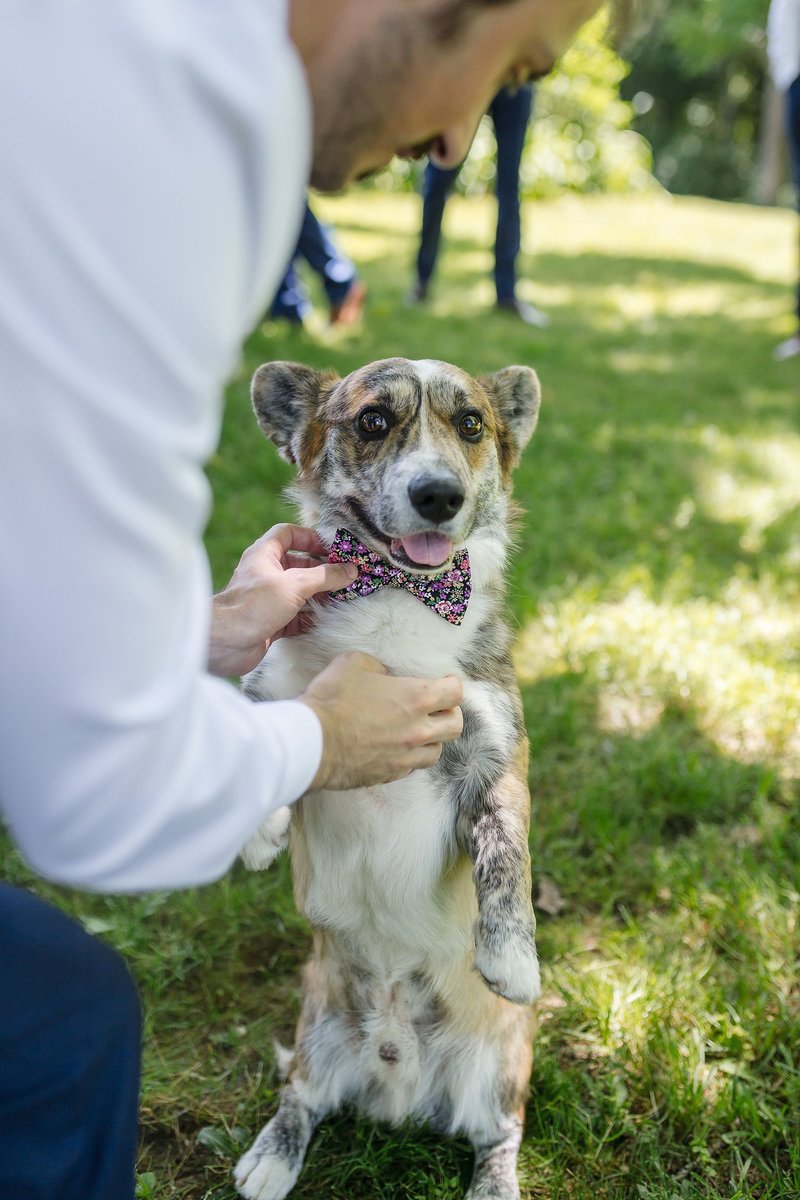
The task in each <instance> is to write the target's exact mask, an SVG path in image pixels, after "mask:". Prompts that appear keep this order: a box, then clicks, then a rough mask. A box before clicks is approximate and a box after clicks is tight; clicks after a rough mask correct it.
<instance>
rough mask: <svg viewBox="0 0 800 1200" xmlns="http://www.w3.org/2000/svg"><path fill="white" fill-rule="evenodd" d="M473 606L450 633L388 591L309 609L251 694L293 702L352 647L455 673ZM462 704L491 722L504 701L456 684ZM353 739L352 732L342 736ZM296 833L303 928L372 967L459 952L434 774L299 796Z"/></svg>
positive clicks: (470, 895) (451, 849)
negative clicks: (445, 897)
mask: <svg viewBox="0 0 800 1200" xmlns="http://www.w3.org/2000/svg"><path fill="white" fill-rule="evenodd" d="M482 606H483V600H482V598H481V597H480V596H476V597H474V598H473V600H472V601H471V602H470V607H469V608H468V611H467V615H466V617H465V619H464V622H463V624H462V625H461V626H453V625H450V624H448V622H446V621H444V620H443V619H442V618H441V617H438V616H436V615H435V614H433V613H430V612H429V611H427V610H426V609H425V607H424V605H422V604H421V602H420V601H419V600H416V599H415V598H414V597H412V596H410V595H408V594H406V593H405V592H401V591H397V590H394V589H388V588H387V589H385V590H384V591H382V592H380V593H377V594H375V595H372V596H367V597H358V598H354V599H352V600H347V601H339V602H331V603H330V604H327V605H325V606H320V608H319V610H318V616H317V622H316V626H315V628H314V630H313V632H312V633H310V634H308V635H305V636H303V637H301V638H287V639H283V640H281V641H279V642H277V643H276V644H275V646H274V647H273V648H272V649H271V650H270V652H269V654H268V655H267V657H266V658H265V660H264V662H263V663H262V664H261V665H260V666H259V667H258V668H257V669H256V670H255V671H254V672H253V673H252V674H251V675H250V676H249V677H248V679H247V689H248V691H249V692H250V694H251V695H262V696H264V697H269V698H272V699H288V698H291V697H293V696H297V695H299V694H300V693H301V692H302V691H303V690H304V688H305V687H306V686H307V684H308V683H309V682H310V681H311V679H313V678H314V676H315V675H317V674H318V673H319V671H320V670H321V669H322V668H323V667H325V666H326V665H327V663H329V662H330V661H331V660H332V659H333V658H335V657H336V655H338V654H341V653H343V652H345V651H349V650H359V651H362V652H364V653H368V654H372V655H374V656H375V657H376V658H378V659H379V660H380V661H381V662H382V663H383V664H384V665H385V666H386V667H387V668H388V670H389V671H390V672H391V673H392V674H396V675H417V676H427V677H431V678H436V677H440V676H443V675H447V674H451V673H454V674H459V675H460V674H461V667H460V666H459V662H458V655H459V654H462V655H463V653H464V652H465V651H468V649H469V646H470V643H471V640H472V630H473V629H476V628H477V626H478V625H479V623H480V618H481V609H482ZM464 688H465V702H469V703H470V704H471V706H472V707H473V708H475V709H478V710H479V711H480V712H481V713H482V714H485V717H486V719H487V720H492V719H493V717H494V715H495V714H496V712H497V705H498V704H499V705H501V706H502V705H503V699H502V698H501V697H496V696H494V695H492V693H493V691H494V689H492V688H490V687H489V686H488V685H486V684H479V683H472V682H470V681H465V684H464ZM352 732H353V739H354V741H355V740H356V739H357V738H358V737H359V730H358V729H357V728H355V729H353V731H352ZM303 833H304V837H305V841H306V844H307V847H308V856H309V866H310V871H311V877H310V880H309V887H308V892H307V897H306V904H305V908H306V914H307V916H308V917H309V919H310V920H311V921H312V922H313V923H314V924H319V925H324V926H329V927H332V928H334V929H336V930H337V931H338V932H340V933H342V934H345V935H349V936H350V937H352V938H353V939H354V940H356V941H357V942H358V944H359V948H360V950H361V951H362V952H363V953H365V954H366V955H367V956H369V957H371V959H372V962H373V963H374V964H378V963H380V962H381V961H382V960H386V962H387V963H388V962H391V963H392V964H393V966H394V967H395V968H397V967H398V966H399V965H400V963H399V961H398V956H400V959H402V958H403V957H404V956H405V954H406V953H407V954H408V956H409V957H408V960H407V962H405V963H403V966H404V967H407V968H413V967H414V966H416V965H422V963H423V962H424V959H425V957H426V951H427V950H428V949H429V950H430V952H431V953H433V952H434V951H435V953H436V954H437V956H441V955H442V953H443V952H444V954H445V956H447V954H448V952H450V951H452V953H453V954H463V953H464V950H465V948H466V947H467V945H468V944H469V941H470V937H471V934H470V929H471V924H472V921H473V919H474V916H475V898H474V889H473V888H472V887H471V886H468V887H466V888H464V889H463V893H464V895H463V900H462V901H461V902H460V903H459V907H460V908H462V909H463V910H464V911H463V912H462V913H461V919H460V920H455V921H454V913H453V910H452V896H451V898H450V901H449V903H448V904H447V906H446V907H445V906H444V905H443V904H441V903H440V900H441V897H439V894H438V886H437V885H438V883H439V880H440V879H441V876H442V872H443V869H445V868H446V866H447V865H448V862H449V861H450V860H452V859H453V858H454V856H455V853H456V848H455V812H454V806H453V801H452V797H451V795H449V794H448V791H447V789H446V788H445V787H443V786H442V782H441V778H437V774H436V772H435V770H421V771H415V772H414V773H413V774H412V775H410V776H409V777H408V778H406V779H401V780H398V781H397V782H395V783H390V784H383V785H381V786H379V787H373V788H362V789H357V790H353V791H348V792H326V793H318V794H315V795H312V796H309V797H307V798H306V799H305V800H304V801H303Z"/></svg>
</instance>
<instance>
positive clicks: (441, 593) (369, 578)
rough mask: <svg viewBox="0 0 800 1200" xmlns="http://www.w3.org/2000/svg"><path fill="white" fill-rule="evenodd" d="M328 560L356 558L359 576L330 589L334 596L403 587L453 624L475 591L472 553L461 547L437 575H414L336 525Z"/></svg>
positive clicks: (348, 596)
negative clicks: (332, 589)
mask: <svg viewBox="0 0 800 1200" xmlns="http://www.w3.org/2000/svg"><path fill="white" fill-rule="evenodd" d="M328 562H332V563H348V562H354V563H355V564H356V566H357V567H358V578H357V579H356V580H355V582H354V583H351V584H349V586H348V587H346V588H340V589H339V591H336V592H330V593H329V595H330V598H331V600H352V599H353V598H354V597H355V596H371V595H372V593H373V592H377V591H378V590H379V589H380V588H383V587H395V588H402V589H403V590H404V591H407V592H411V595H412V596H416V598H417V599H418V600H421V601H422V603H423V604H424V605H425V606H426V608H429V609H430V610H431V612H435V613H436V614H437V615H438V616H440V617H444V619H445V621H449V622H450V624H451V625H460V624H461V622H462V621H463V620H464V614H465V613H466V611H467V603H468V602H469V598H470V595H471V593H472V577H471V572H470V566H469V553H468V552H467V551H466V550H459V552H458V554H456V556H455V558H454V560H453V565H452V567H450V568H449V569H448V570H447V571H440V572H439V573H438V574H437V575H412V574H411V573H410V572H408V571H404V570H403V569H402V567H396V566H394V565H393V564H392V563H387V562H386V560H385V559H383V558H381V556H380V555H379V554H375V552H374V551H372V550H370V548H369V546H365V545H364V543H363V542H360V541H359V540H358V538H357V537H355V536H354V535H353V534H352V533H349V532H348V531H347V530H346V529H337V531H336V536H335V538H334V539H333V545H332V546H331V550H330V553H329V555H328Z"/></svg>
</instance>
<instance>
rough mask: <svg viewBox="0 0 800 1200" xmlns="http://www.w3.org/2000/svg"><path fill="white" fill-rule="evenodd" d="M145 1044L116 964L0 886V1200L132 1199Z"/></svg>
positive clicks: (39, 907) (130, 991)
mask: <svg viewBox="0 0 800 1200" xmlns="http://www.w3.org/2000/svg"><path fill="white" fill-rule="evenodd" d="M140 1045H141V1016H140V1009H139V999H138V996H137V993H136V988H135V986H134V984H133V981H132V979H131V977H130V975H129V973H128V970H127V968H126V967H125V964H124V963H123V961H122V959H121V958H120V956H119V955H118V954H117V953H116V952H115V951H113V950H111V949H109V947H108V946H105V945H104V944H103V943H102V942H100V941H98V940H97V938H94V937H91V936H90V935H89V934H87V933H86V932H85V931H84V930H83V929H82V928H81V927H80V926H79V925H77V924H76V923H75V922H74V921H72V920H70V919H69V917H67V916H65V915H64V913H62V912H60V911H59V910H58V909H56V908H53V907H52V906H51V905H49V904H45V903H44V902H43V901H41V900H39V899H37V898H36V897H34V896H32V895H30V894H29V893H27V892H23V891H20V890H18V889H16V888H11V887H8V886H6V885H5V884H0V1197H2V1198H3V1200H132V1197H133V1194H134V1168H135V1161H136V1119H137V1110H138V1103H139V1060H140Z"/></svg>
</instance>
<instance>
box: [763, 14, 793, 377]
mask: <svg viewBox="0 0 800 1200" xmlns="http://www.w3.org/2000/svg"><path fill="white" fill-rule="evenodd" d="M767 53H768V55H769V65H770V70H771V72H772V78H773V79H774V80H775V86H776V87H777V88H778V90H779V91H781V92H783V93H785V96H786V116H787V127H788V132H789V153H790V156H791V162H792V178H793V179H794V185H795V189H796V192H797V202H798V211H800V0H772V4H771V5H770V9H769V18H768V21H767ZM798 266H799V267H800V264H798ZM796 313H797V328H796V330H795V332H794V333H793V334H792V336H791V337H789V338H787V339H786V341H784V342H781V343H780V345H778V346H776V347H775V350H774V352H773V353H774V356H775V358H777V359H779V360H780V359H784V358H795V357H796V356H797V355H798V354H800V282H799V283H798V286H797V306H796Z"/></svg>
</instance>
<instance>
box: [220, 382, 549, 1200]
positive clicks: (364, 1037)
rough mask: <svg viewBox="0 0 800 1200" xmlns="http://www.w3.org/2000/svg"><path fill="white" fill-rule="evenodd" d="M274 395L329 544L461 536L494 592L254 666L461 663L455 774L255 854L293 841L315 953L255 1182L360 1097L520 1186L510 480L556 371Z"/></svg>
mask: <svg viewBox="0 0 800 1200" xmlns="http://www.w3.org/2000/svg"><path fill="white" fill-rule="evenodd" d="M253 401H254V406H255V410H256V414H257V417H258V420H259V423H260V425H261V427H262V429H263V430H264V431H265V433H266V434H267V435H268V436H269V437H270V438H272V440H273V441H275V442H276V443H277V445H278V447H279V449H280V450H281V452H282V454H283V455H284V456H285V457H287V458H288V459H290V460H291V461H292V462H294V463H295V464H296V466H297V471H298V475H297V482H296V485H295V488H294V494H295V498H296V499H297V500H298V501H299V503H300V508H301V512H302V517H303V520H304V522H305V523H306V524H308V525H313V526H315V527H316V528H317V529H318V530H319V532H320V533H321V534H322V536H323V537H324V538H325V539H326V540H327V541H328V542H330V541H331V540H332V539H333V535H334V533H335V531H336V529H337V528H339V527H342V526H343V527H345V528H347V529H349V530H350V531H351V532H352V533H354V534H356V535H358V536H359V537H360V538H361V540H362V541H364V542H366V543H367V544H368V545H369V546H370V547H371V548H372V549H374V550H376V551H377V552H378V553H381V554H383V555H384V557H388V556H390V548H389V546H388V545H387V543H386V541H385V540H384V538H383V536H382V535H383V534H386V535H387V536H389V537H399V536H405V535H406V534H408V533H409V532H412V533H413V532H419V531H421V530H425V529H428V530H437V531H444V532H445V533H447V534H448V535H450V536H451V537H452V539H453V541H454V544H455V546H456V547H460V546H464V545H465V546H466V547H467V548H468V550H469V554H470V560H471V564H472V582H473V594H472V598H471V600H470V602H469V606H468V609H467V613H466V615H465V618H464V621H463V624H462V625H461V626H455V625H450V624H448V623H447V622H445V621H444V620H442V618H441V617H439V616H437V615H436V614H434V613H432V612H430V611H429V610H428V609H427V608H426V607H425V606H424V605H423V604H421V603H420V602H419V601H418V600H416V599H415V598H414V597H412V596H411V595H409V594H408V593H406V592H404V591H400V590H396V589H394V588H384V589H382V590H381V591H380V592H378V593H375V594H374V595H372V596H369V597H366V598H358V599H353V600H349V601H344V602H341V603H333V602H331V603H327V604H323V605H316V606H315V615H316V622H315V627H314V629H313V632H311V633H310V634H309V635H306V636H304V637H302V638H299V639H297V638H295V639H288V640H287V639H283V640H281V641H278V642H277V643H276V644H275V645H274V646H273V647H272V648H271V649H270V651H269V653H268V655H267V657H266V658H265V659H264V661H263V663H262V664H261V665H260V666H259V667H258V668H257V669H256V670H255V671H254V672H252V673H251V675H250V676H248V678H247V679H246V681H245V687H246V690H247V691H248V693H249V694H250V695H251V696H253V697H254V698H256V699H263V698H286V697H291V696H296V695H298V694H299V693H300V692H301V691H302V690H303V688H304V687H305V686H306V685H307V684H308V682H309V681H310V680H311V679H312V678H313V677H314V675H316V674H317V673H318V672H319V671H320V670H321V669H322V668H323V667H324V666H325V665H326V664H327V663H328V662H329V661H330V660H331V659H332V658H334V657H335V656H336V655H337V654H339V653H341V652H342V651H347V650H361V651H365V652H368V653H372V654H374V655H375V656H376V657H377V658H379V659H381V661H382V662H384V663H385V664H386V666H387V667H388V668H389V670H390V671H392V672H393V673H396V674H400V675H421V676H428V677H439V676H442V675H445V674H449V673H456V674H458V675H460V676H461V677H462V678H463V681H464V702H463V706H462V707H463V713H464V732H463V735H462V736H461V738H460V739H459V740H458V741H456V742H453V743H450V744H448V745H446V746H445V747H444V750H443V752H442V756H441V759H440V761H439V763H438V765H437V766H435V767H432V768H430V769H428V770H425V771H416V772H414V773H413V774H412V775H410V776H408V777H407V778H406V779H402V780H399V781H397V782H395V783H392V784H388V785H384V786H382V787H372V788H363V789H359V790H355V791H350V792H347V793H341V792H339V793H337V792H329V793H327V794H313V793H312V794H308V795H307V796H305V797H304V798H303V799H302V800H301V801H299V802H298V803H297V804H296V805H295V806H294V807H293V808H292V810H291V812H290V810H288V809H284V810H281V812H279V813H277V814H274V815H273V817H271V818H270V819H269V820H268V821H267V822H266V823H265V825H264V827H263V828H262V830H261V831H259V833H258V834H256V836H255V837H254V838H253V839H251V842H250V843H248V846H247V847H246V849H245V852H244V856H243V857H244V859H245V862H247V863H248V865H250V866H254V867H262V866H266V865H267V863H268V862H269V861H271V859H272V858H273V857H274V855H275V854H276V853H277V852H278V851H279V850H280V849H281V848H282V846H283V845H284V844H285V842H286V840H287V837H288V838H289V841H290V844H291V853H292V866H293V875H294V887H295V897H296V900H297V904H298V906H299V907H300V909H301V910H302V911H303V912H304V913H305V914H306V916H307V917H308V919H309V921H310V922H311V924H312V926H313V928H314V952H313V956H312V958H311V961H310V962H309V964H308V966H307V967H306V971H305V980H304V1000H303V1008H302V1014H301V1017H300V1022H299V1025H298V1029H297V1036H296V1041H295V1046H294V1050H293V1052H292V1054H291V1055H290V1056H289V1059H288V1061H287V1063H286V1064H285V1065H286V1074H287V1076H288V1078H287V1082H286V1084H285V1086H284V1088H283V1090H282V1093H281V1101H280V1107H279V1109H278V1112H277V1114H276V1115H275V1116H274V1117H273V1119H272V1120H271V1121H270V1122H269V1124H268V1125H266V1126H265V1128H264V1129H263V1130H262V1131H261V1133H260V1134H259V1136H258V1137H257V1139H256V1141H255V1143H254V1145H253V1146H252V1148H251V1149H250V1150H249V1151H248V1152H247V1154H246V1155H245V1156H244V1157H243V1158H242V1159H241V1161H240V1162H239V1164H238V1166H237V1169H236V1182H237V1185H238V1187H239V1189H240V1191H241V1192H242V1194H243V1195H244V1196H246V1197H249V1198H251V1200H279V1198H280V1197H283V1196H285V1195H286V1194H287V1193H288V1192H289V1191H290V1190H291V1188H292V1186H293V1184H294V1182H295V1180H296V1178H297V1175H298V1172H299V1170H300V1167H301V1165H302V1161H303V1157H304V1154H305V1150H306V1147H307V1145H308V1141H309V1138H310V1137H311V1134H312V1132H313V1130H314V1127H315V1126H316V1125H317V1123H318V1122H319V1121H320V1120H321V1119H322V1118H323V1117H324V1116H325V1115H326V1114H327V1113H329V1112H331V1111H333V1110H334V1109H336V1108H338V1107H339V1106H340V1105H341V1104H344V1103H347V1102H350V1103H353V1104H355V1105H356V1106H357V1107H358V1108H360V1109H361V1110H362V1111H364V1112H366V1113H369V1114H371V1115H373V1116H374V1117H377V1118H381V1119H386V1120H389V1121H392V1122H399V1121H401V1120H403V1119H404V1118H406V1117H412V1118H415V1119H417V1120H423V1121H430V1122H431V1123H432V1124H434V1125H435V1126H436V1127H438V1128H440V1129H441V1130H443V1131H445V1132H448V1133H454V1132H462V1133H464V1134H466V1136H467V1137H469V1138H470V1140H471V1141H472V1143H473V1145H474V1147H475V1171H474V1176H473V1180H472V1184H471V1186H470V1189H469V1193H468V1195H469V1197H470V1198H471V1200H513V1198H514V1197H518V1196H519V1186H518V1183H517V1179H516V1168H515V1163H516V1156H517V1150H518V1147H519V1142H520V1138H521V1134H522V1112H523V1104H524V1099H525V1095H526V1091H527V1086H528V1078H529V1075H530V1068H531V1042H532V1034H533V1013H532V1009H531V1008H530V1004H531V1002H532V1001H533V1000H534V999H535V998H536V996H537V994H538V991H539V971H538V963H537V958H536V948H535V941H534V932H535V920H534V915H533V910H532V907H531V877H530V857H529V852H528V822H529V803H530V802H529V796H528V789H527V761H528V744H527V739H526V735H525V730H524V725H523V721H522V711H521V704H520V699H519V693H518V690H517V686H516V683H515V680H514V672H513V667H512V663H511V656H510V643H511V635H510V631H509V628H508V625H507V624H506V621H505V612H504V608H505V598H504V582H503V575H504V566H505V559H506V554H507V550H508V545H509V538H510V533H509V524H510V518H511V517H512V516H513V512H512V507H511V501H510V480H511V472H512V470H513V468H514V466H515V465H516V463H517V461H518V459H519V455H520V453H521V451H522V449H523V447H524V445H525V443H526V442H527V440H528V438H529V437H530V435H531V433H532V432H533V429H534V427H535V425H536V419H537V415H538V408H539V385H538V381H537V379H536V376H535V374H534V372H533V371H531V370H530V369H529V368H527V367H509V368H507V369H506V370H504V371H500V372H498V373H496V374H495V375H492V376H490V377H487V378H484V379H480V380H475V379H472V378H471V377H470V376H469V375H467V374H465V373H464V372H463V371H460V370H459V369H458V368H456V367H452V366H449V365H448V364H446V363H440V362H434V361H430V360H424V361H421V362H410V361H407V360H405V359H389V360H386V361H383V362H379V363H374V364H372V365H370V366H367V367H363V368H361V369H360V370H358V371H356V372H354V373H353V374H352V375H349V376H348V377H347V378H346V379H344V380H339V379H338V378H337V377H336V376H335V375H333V374H330V373H323V374H320V373H318V372H315V371H313V370H311V369H310V368H308V367H303V366H299V365H296V364H291V363H271V364H267V365H265V366H263V367H261V368H260V369H259V370H258V372H257V373H256V376H255V378H254V381H253ZM374 408H378V409H379V410H380V411H381V412H383V413H384V414H385V415H386V416H387V420H388V421H389V423H390V431H389V433H388V434H387V436H385V437H384V438H383V439H380V440H365V439H364V436H363V434H362V433H360V432H359V427H358V418H359V415H360V414H362V413H363V412H364V411H365V410H368V409H374ZM465 412H468V413H472V414H478V415H479V417H480V418H481V420H482V423H483V431H482V434H481V436H480V437H478V438H473V439H470V440H467V439H466V438H465V437H464V436H463V431H460V428H459V425H460V421H461V418H462V416H463V414H464V413H465ZM469 428H474V426H470V427H469ZM420 472H423V473H424V472H427V473H431V472H432V473H434V474H436V473H440V474H441V473H444V474H445V475H446V476H447V477H448V478H450V479H452V478H455V479H457V480H458V482H459V484H460V485H461V488H462V490H463V491H464V495H465V499H464V503H463V505H462V507H461V509H460V510H459V512H458V513H456V514H455V516H453V517H452V518H450V519H448V520H447V521H445V522H443V523H439V524H431V523H430V522H427V521H426V520H423V519H422V518H421V517H420V515H419V514H418V513H416V512H414V511H413V509H412V507H411V504H410V502H409V499H408V483H409V480H410V479H411V478H412V477H419V474H420ZM427 570H428V571H430V570H431V568H427ZM353 737H354V738H357V737H358V730H357V729H355V730H353Z"/></svg>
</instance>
